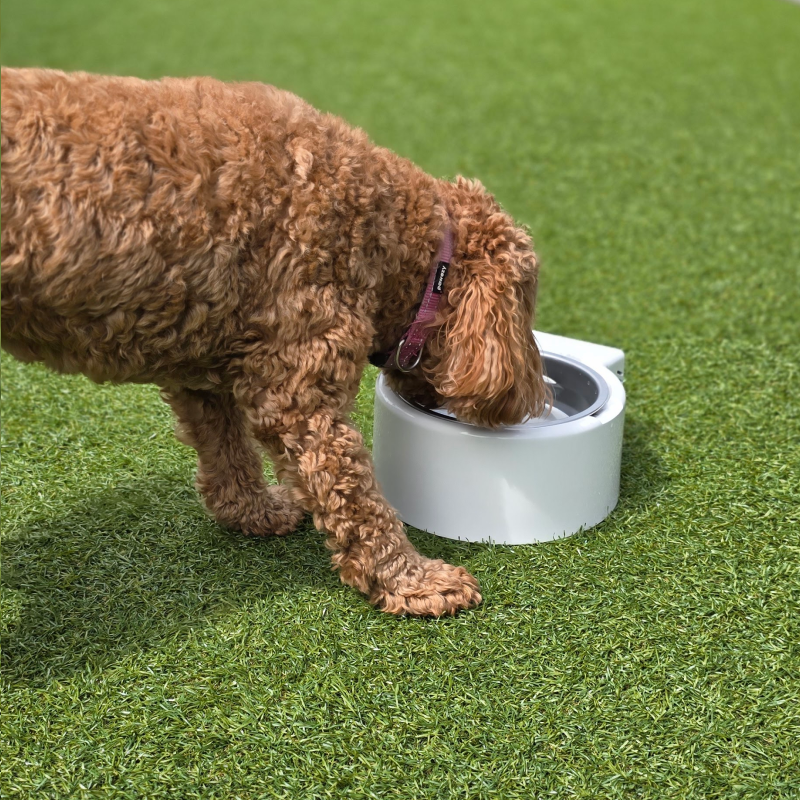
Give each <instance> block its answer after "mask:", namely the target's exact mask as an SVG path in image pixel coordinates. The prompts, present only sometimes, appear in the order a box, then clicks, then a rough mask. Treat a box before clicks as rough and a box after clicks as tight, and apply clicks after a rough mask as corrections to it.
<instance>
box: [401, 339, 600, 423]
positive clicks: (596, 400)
mask: <svg viewBox="0 0 800 800" xmlns="http://www.w3.org/2000/svg"><path fill="white" fill-rule="evenodd" d="M541 356H542V362H543V364H544V373H545V380H546V381H547V383H548V384H549V385H550V388H551V390H552V392H553V402H552V406H550V405H548V406H547V409H546V410H545V413H544V414H543V415H542V416H541V417H535V418H530V419H527V420H525V421H524V422H522V423H520V425H513V426H510V427H514V428H519V427H527V426H537V427H538V426H543V425H562V424H564V423H566V422H573V421H575V420H576V419H581V417H590V416H591V415H592V414H596V413H597V412H598V411H600V409H601V408H603V406H604V405H605V404H606V403H607V402H608V398H609V395H610V390H609V388H608V384H607V383H606V382H605V380H604V379H603V378H602V377H601V376H600V375H599V374H598V373H597V372H595V371H594V370H593V369H592V368H591V367H588V366H587V365H586V364H583V363H581V362H580V361H575V360H574V359H572V358H568V357H567V356H562V355H558V354H556V353H545V352H543V353H542V354H541ZM403 400H405V402H406V403H408V404H409V405H410V406H413V407H414V408H416V409H419V410H420V411H424V412H425V413H427V414H433V415H434V416H437V417H439V418H441V419H443V420H447V421H448V422H452V423H454V424H457V425H468V424H469V423H465V422H460V421H459V420H457V419H456V418H455V417H454V416H453V415H452V414H450V413H449V412H447V411H445V410H444V409H442V408H437V409H428V408H423V407H422V406H419V405H417V404H416V403H412V402H411V401H410V400H408V399H407V398H405V397H404V398H403Z"/></svg>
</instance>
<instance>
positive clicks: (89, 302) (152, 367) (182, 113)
mask: <svg viewBox="0 0 800 800" xmlns="http://www.w3.org/2000/svg"><path fill="white" fill-rule="evenodd" d="M320 118H321V115H320V114H319V113H318V112H316V111H314V110H313V109H312V108H311V107H310V106H308V105H307V104H305V103H304V102H303V101H302V100H300V99H299V98H297V97H295V96H294V95H291V94H289V93H286V92H281V91H279V90H276V89H274V88H272V87H268V86H264V85H262V84H232V85H230V84H223V83H220V82H218V81H214V80H211V79H166V80H162V81H143V80H139V79H135V78H108V77H100V76H94V75H87V74H84V73H73V74H65V73H62V72H57V71H52V70H25V69H22V70H18V69H5V68H4V69H3V70H2V173H1V174H2V333H3V347H4V348H6V349H7V350H9V351H11V352H12V353H14V354H15V355H16V356H18V357H21V358H24V359H41V360H44V361H46V362H47V363H48V364H49V365H50V366H52V367H55V368H57V369H61V370H67V371H81V372H85V373H87V374H89V375H90V376H91V377H94V378H96V379H111V380H129V379H134V380H154V379H157V378H158V377H159V375H160V374H161V373H164V372H165V371H166V372H169V370H170V369H178V368H179V369H180V370H181V371H182V374H183V375H184V377H185V372H186V369H187V365H191V369H196V370H197V371H198V372H199V374H203V375H204V374H205V373H206V372H207V371H208V370H211V371H213V369H214V368H215V366H216V363H215V361H218V360H219V358H220V357H222V356H223V355H224V352H223V351H225V349H226V347H227V349H230V346H233V345H232V344H231V342H229V341H227V340H230V339H231V337H234V336H235V335H239V334H241V335H245V336H246V332H245V331H241V330H237V329H236V326H237V320H238V319H243V318H247V319H252V318H253V316H254V315H253V313H252V309H253V308H255V306H256V304H260V306H261V307H262V308H269V306H270V304H271V303H274V302H275V300H276V292H279V291H280V282H281V275H275V276H273V280H271V281H270V282H265V279H264V276H265V275H266V272H267V264H266V263H261V267H262V268H263V269H262V270H255V269H254V268H253V264H254V262H255V263H259V260H260V261H261V262H263V261H264V259H266V258H267V252H268V251H269V250H272V251H273V255H274V250H275V245H276V244H277V245H278V248H277V249H278V250H280V242H277V243H276V242H275V241H269V240H270V237H274V234H273V232H274V231H275V230H276V229H277V230H280V228H281V224H282V222H283V223H285V217H286V214H287V209H288V207H289V205H290V203H291V198H292V193H293V191H294V190H295V188H296V184H297V182H298V180H299V179H298V172H301V173H302V162H303V158H304V155H303V153H300V154H299V157H298V154H297V153H296V152H293V151H292V142H293V141H294V140H295V139H296V138H297V137H298V134H302V135H304V136H305V138H306V139H308V138H309V136H310V137H311V138H313V137H314V136H320V135H324V133H323V134H321V133H320V131H321V130H323V128H324V126H320V125H319V120H320ZM300 177H302V175H301V176H300ZM284 228H285V224H284ZM284 233H285V231H284ZM265 237H266V239H267V241H265ZM267 245H270V246H269V247H268V246H267ZM256 273H257V274H256ZM267 284H269V285H267ZM226 342H227V343H226ZM199 380H200V383H202V382H203V380H204V379H199ZM213 380H214V378H213V376H212V381H213Z"/></svg>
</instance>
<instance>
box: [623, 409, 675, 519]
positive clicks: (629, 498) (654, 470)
mask: <svg viewBox="0 0 800 800" xmlns="http://www.w3.org/2000/svg"><path fill="white" fill-rule="evenodd" d="M657 433H658V431H657V430H656V428H655V426H654V425H653V424H652V423H650V422H647V421H645V420H643V419H640V418H639V417H636V416H634V415H627V416H626V418H625V435H624V440H623V443H622V475H621V479H620V488H619V504H618V506H617V509H618V510H625V511H635V510H637V509H640V508H642V507H644V506H645V505H647V504H648V503H649V502H650V501H651V500H652V499H653V498H654V497H657V496H659V495H661V493H662V492H663V491H664V489H665V488H666V486H667V485H668V484H669V480H670V475H669V472H668V471H667V469H666V467H665V466H664V462H663V461H662V460H661V458H660V456H659V455H658V453H657V452H656V450H655V447H654V442H655V441H656V438H657Z"/></svg>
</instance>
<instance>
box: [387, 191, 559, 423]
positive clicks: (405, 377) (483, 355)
mask: <svg viewBox="0 0 800 800" xmlns="http://www.w3.org/2000/svg"><path fill="white" fill-rule="evenodd" d="M443 188H444V191H443V195H444V198H445V201H446V205H447V210H448V212H449V214H450V217H451V220H452V223H453V227H454V234H455V249H454V253H453V260H452V264H451V268H450V271H449V272H448V274H447V279H446V283H445V293H444V302H443V304H442V306H441V309H440V313H439V315H438V318H437V320H436V322H435V327H434V330H433V332H432V334H431V336H430V338H429V339H428V342H427V344H426V345H425V351H424V354H423V358H422V360H421V362H420V364H419V366H418V367H417V368H416V369H414V370H413V371H412V372H410V373H405V374H404V373H401V372H399V371H398V370H394V369H392V370H389V373H388V379H389V383H390V385H391V386H392V387H393V388H394V389H395V390H396V391H398V392H399V393H401V394H403V395H404V396H405V397H407V398H409V399H410V400H413V401H415V402H418V403H420V404H421V405H423V406H426V407H429V408H434V407H444V408H446V409H447V410H448V411H450V412H451V413H452V414H454V415H455V416H456V417H457V418H458V419H460V420H463V421H464V422H470V423H473V424H475V425H480V426H483V427H497V426H499V425H512V424H515V423H518V422H521V421H522V420H523V419H525V418H526V417H527V416H528V415H532V416H538V415H539V414H541V413H542V412H543V411H544V406H545V402H546V400H547V397H548V394H547V386H546V384H545V382H544V380H543V377H542V361H541V358H540V356H539V350H538V348H537V347H536V342H535V341H534V338H533V333H532V331H531V328H532V325H533V314H534V305H535V302H536V288H537V276H538V270H539V264H538V261H537V259H536V255H535V254H534V252H533V249H532V243H531V239H530V237H529V236H528V234H527V233H526V232H525V231H524V230H523V229H521V228H519V227H517V226H516V225H515V224H514V221H513V220H512V219H511V217H509V216H508V214H506V213H505V212H504V211H503V210H502V209H501V208H500V206H499V205H498V204H497V202H496V201H495V199H494V198H493V197H492V196H491V195H490V194H488V193H487V192H486V190H485V189H484V188H483V186H481V184H480V183H478V182H477V181H468V180H465V179H463V178H459V179H458V180H457V181H456V182H455V183H454V184H443Z"/></svg>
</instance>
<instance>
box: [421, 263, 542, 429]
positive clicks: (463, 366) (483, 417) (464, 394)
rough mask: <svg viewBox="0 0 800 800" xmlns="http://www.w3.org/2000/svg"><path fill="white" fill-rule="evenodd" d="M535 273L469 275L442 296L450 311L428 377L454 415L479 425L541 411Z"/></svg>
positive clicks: (512, 420) (519, 418) (514, 419)
mask: <svg viewBox="0 0 800 800" xmlns="http://www.w3.org/2000/svg"><path fill="white" fill-rule="evenodd" d="M534 295H535V279H534V281H533V282H531V283H530V284H529V286H528V291H527V292H526V290H525V288H524V286H523V284H521V283H517V282H509V281H504V280H501V279H499V278H498V276H497V274H496V273H495V274H484V275H481V276H475V277H473V278H472V279H471V280H468V281H466V282H464V283H463V284H462V285H461V286H458V287H455V288H454V289H453V290H452V292H451V293H450V294H449V296H448V301H449V304H450V305H451V306H452V314H451V316H450V318H449V319H448V321H447V323H446V326H445V330H444V341H443V342H441V358H440V360H439V363H438V364H437V365H436V366H435V367H434V369H433V375H432V376H431V381H432V383H433V384H434V386H435V388H436V390H437V392H438V393H439V394H440V395H441V396H442V397H443V398H445V402H446V405H447V407H448V409H450V410H451V411H452V412H453V413H454V414H455V415H456V416H457V417H460V418H461V419H465V420H467V421H470V422H475V423H476V424H479V425H485V426H490V427H494V426H496V425H503V424H513V423H517V422H521V421H522V420H523V419H524V418H525V417H526V416H528V415H529V414H530V415H538V414H540V413H542V412H543V410H544V404H545V400H546V388H545V384H544V383H543V381H542V378H541V374H542V362H541V358H540V356H539V350H538V348H537V347H536V342H535V341H534V338H533V333H532V330H531V326H532V322H533V320H532V317H533V302H534Z"/></svg>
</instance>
